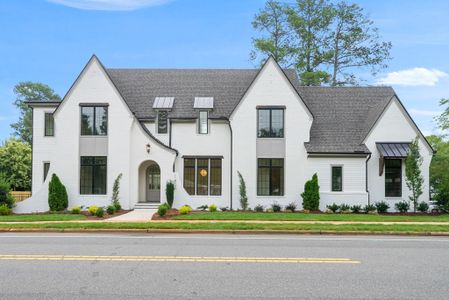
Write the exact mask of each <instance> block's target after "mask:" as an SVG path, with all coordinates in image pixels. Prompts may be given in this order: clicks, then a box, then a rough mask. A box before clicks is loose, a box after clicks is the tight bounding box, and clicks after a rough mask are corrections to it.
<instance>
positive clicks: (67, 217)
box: [0, 214, 86, 222]
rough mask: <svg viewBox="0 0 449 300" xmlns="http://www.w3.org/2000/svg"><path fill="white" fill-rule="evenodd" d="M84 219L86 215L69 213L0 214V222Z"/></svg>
mask: <svg viewBox="0 0 449 300" xmlns="http://www.w3.org/2000/svg"><path fill="white" fill-rule="evenodd" d="M85 219H86V216H83V215H71V214H29V215H10V216H0V222H38V221H70V220H85Z"/></svg>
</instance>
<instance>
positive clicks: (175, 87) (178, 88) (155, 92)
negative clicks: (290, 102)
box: [106, 69, 395, 154]
mask: <svg viewBox="0 0 449 300" xmlns="http://www.w3.org/2000/svg"><path fill="white" fill-rule="evenodd" d="M106 71H107V73H108V75H109V76H110V78H111V80H112V81H113V82H114V85H115V86H116V87H117V89H118V90H119V92H120V94H121V95H122V96H123V98H124V100H125V102H126V103H127V104H128V106H129V108H130V109H131V111H133V113H134V114H135V115H136V117H137V118H139V119H152V118H155V116H156V110H157V109H156V108H153V107H152V106H151V105H150V101H148V99H152V98H153V99H155V98H156V97H160V95H168V96H171V97H173V98H176V102H173V107H172V109H171V111H170V113H169V116H170V118H175V119H176V118H180V119H182V118H185V119H191V118H196V117H197V111H196V108H195V107H196V104H199V103H195V102H197V101H195V100H196V99H195V98H203V97H204V98H208V99H211V98H212V99H213V110H211V111H210V114H209V118H211V119H217V118H229V117H230V116H231V114H232V111H233V110H234V108H235V107H236V106H237V105H238V103H239V102H240V100H241V99H242V97H243V96H244V93H245V92H246V91H247V89H248V88H249V87H250V85H251V83H252V82H253V81H254V79H255V77H256V76H257V74H258V72H259V70H258V69H106ZM284 73H285V75H286V76H287V78H288V79H289V81H290V82H291V83H292V85H293V86H294V88H295V89H296V91H297V92H298V94H299V95H300V97H301V99H302V100H303V101H304V103H305V105H306V106H307V107H308V108H309V109H310V111H311V113H312V114H313V123H312V128H311V131H310V141H309V142H307V143H305V147H306V150H307V152H309V153H366V154H367V153H370V151H369V149H368V148H367V147H366V145H365V144H364V143H363V140H364V138H365V137H366V135H367V134H368V133H369V131H370V130H371V128H372V126H373V125H374V124H375V122H376V120H377V119H378V118H379V116H380V115H381V114H382V112H383V110H384V109H385V107H386V106H387V105H388V103H389V102H390V100H391V99H392V97H393V96H394V95H395V92H394V90H393V89H392V88H391V87H304V86H301V85H300V82H299V79H298V76H297V74H296V71H295V70H293V69H284ZM273 100H274V101H275V100H276V99H273ZM202 101H204V100H202ZM198 102H199V101H198ZM205 102H210V100H208V101H205ZM206 104H207V103H206ZM273 104H275V103H273ZM209 106H210V103H209Z"/></svg>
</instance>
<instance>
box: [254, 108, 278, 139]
mask: <svg viewBox="0 0 449 300" xmlns="http://www.w3.org/2000/svg"><path fill="white" fill-rule="evenodd" d="M256 109H257V127H256V136H257V138H258V139H283V138H285V106H258V107H257V108H256ZM261 110H268V111H269V112H270V121H269V123H270V136H259V125H260V124H259V123H260V122H259V112H260V111H261ZM273 110H280V111H282V136H271V132H272V127H273Z"/></svg>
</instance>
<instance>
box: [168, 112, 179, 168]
mask: <svg viewBox="0 0 449 300" xmlns="http://www.w3.org/2000/svg"><path fill="white" fill-rule="evenodd" d="M169 124H170V128H169V129H168V146H169V147H170V148H171V133H172V131H171V127H172V120H171V119H169ZM178 155H179V153H178V151H176V156H175V159H174V160H173V173H175V172H176V168H175V165H176V159H177V158H178Z"/></svg>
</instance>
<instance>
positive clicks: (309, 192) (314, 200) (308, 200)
mask: <svg viewBox="0 0 449 300" xmlns="http://www.w3.org/2000/svg"><path fill="white" fill-rule="evenodd" d="M301 197H302V207H303V209H307V210H318V209H319V207H320V186H319V185H318V175H317V174H316V173H315V174H313V176H312V179H310V180H308V181H307V182H306V183H305V184H304V192H303V193H302V194H301Z"/></svg>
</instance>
